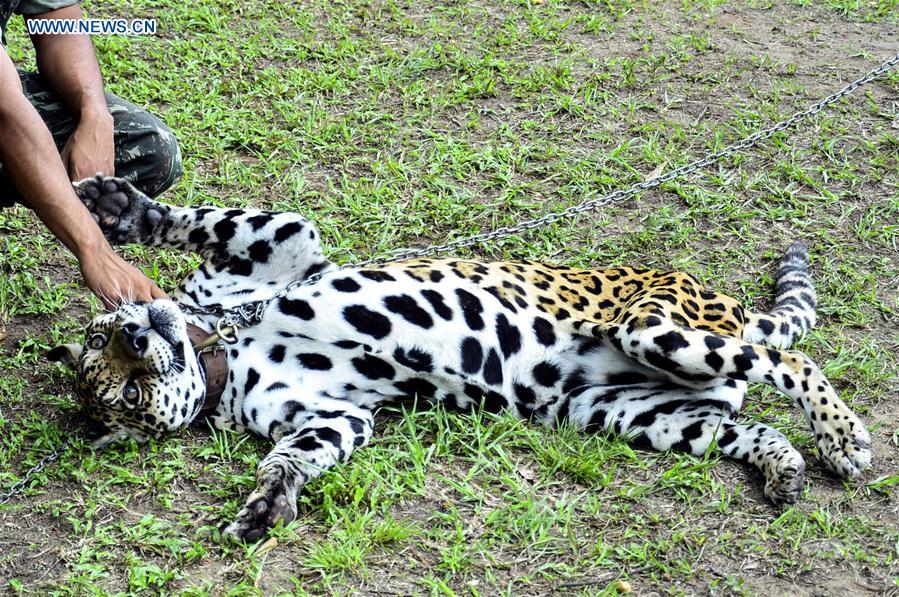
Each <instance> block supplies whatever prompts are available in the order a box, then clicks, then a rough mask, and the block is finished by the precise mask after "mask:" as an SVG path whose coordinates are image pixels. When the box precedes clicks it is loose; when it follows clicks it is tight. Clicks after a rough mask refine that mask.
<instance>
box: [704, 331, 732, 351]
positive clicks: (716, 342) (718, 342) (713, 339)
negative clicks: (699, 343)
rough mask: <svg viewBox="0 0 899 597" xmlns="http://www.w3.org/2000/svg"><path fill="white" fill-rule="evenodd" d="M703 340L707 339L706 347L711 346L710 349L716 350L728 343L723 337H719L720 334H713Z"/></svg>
mask: <svg viewBox="0 0 899 597" xmlns="http://www.w3.org/2000/svg"><path fill="white" fill-rule="evenodd" d="M703 340H704V341H705V345H706V348H709V349H710V350H715V349H716V348H721V347H722V346H724V345H725V344H726V343H725V342H724V340H723V339H722V338H719V337H718V336H713V335H711V334H709V335H708V336H706V337H705V338H704V339H703Z"/></svg>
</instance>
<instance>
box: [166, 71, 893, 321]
mask: <svg viewBox="0 0 899 597" xmlns="http://www.w3.org/2000/svg"><path fill="white" fill-rule="evenodd" d="M897 64H899V54H897V55H895V56H893V57H892V58H890V59H889V60H887V61H885V62H883V63H882V64H880V65H879V66H877V67H876V68H874V69H872V70H870V71H869V72H868V73H866V74H865V75H863V76H862V77H859V78H858V79H856V80H855V81H853V82H851V83H849V84H848V85H846V86H845V87H843V88H842V89H840V90H839V91H837V92H836V93H833V94H831V95H829V96H827V97H825V98H824V99H822V100H820V101H818V102H815V103H814V104H812V105H811V106H809V107H808V108H806V109H805V110H802V111H800V112H796V113H795V114H793V115H792V116H790V117H789V118H787V119H786V120H782V121H781V122H778V123H777V124H775V125H773V126H770V127H768V128H766V129H763V130H761V131H757V132H755V133H753V134H751V135H749V136H748V137H746V138H744V139H741V140H740V141H737V142H736V143H732V144H731V145H728V146H727V147H725V148H723V149H719V150H718V151H715V152H712V153H709V154H707V155H706V156H705V157H703V158H701V159H699V160H697V161H695V162H692V163H690V164H687V165H685V166H681V167H679V168H676V169H674V170H672V171H671V172H668V173H666V174H662V175H660V176H655V177H653V178H650V179H649V180H647V181H644V182H638V183H635V184H633V185H631V186H630V187H629V188H627V189H619V190H617V191H614V192H612V193H609V194H608V195H604V196H602V197H599V198H597V199H593V200H590V201H585V202H583V203H580V204H578V205H574V206H572V207H568V208H566V209H564V210H562V211H559V212H554V213H549V214H547V215H545V216H541V217H539V218H534V219H531V220H525V221H523V222H519V223H518V224H515V225H512V226H503V227H500V228H497V229H495V230H491V231H489V232H481V233H478V234H473V235H471V236H467V237H465V238H460V239H457V240H454V241H450V242H447V243H443V244H435V245H429V246H427V247H425V248H422V249H398V250H395V251H390V252H388V254H387V255H384V256H380V257H372V258H371V259H366V260H364V261H359V262H357V263H350V264H344V265H342V266H340V267H338V268H337V270H334V269H331V270H329V271H327V272H321V273H317V274H313V275H312V276H309V277H308V278H304V279H302V280H294V281H293V282H291V283H290V284H287V285H286V286H284V287H283V288H282V289H281V290H279V291H278V292H276V293H275V294H274V295H273V296H272V297H271V298H268V299H264V300H256V301H250V302H247V303H244V304H242V305H238V306H237V307H232V308H230V309H214V310H211V309H203V308H198V307H193V306H190V305H184V306H183V307H182V308H184V310H185V311H189V312H191V313H196V314H200V315H218V316H219V317H220V319H219V322H218V324H217V325H216V328H217V330H219V332H222V331H225V332H226V334H230V336H231V337H232V338H236V332H237V330H238V329H239V328H242V327H248V326H252V325H254V324H256V323H258V322H259V321H260V320H261V319H262V314H263V312H264V311H265V309H266V308H267V307H268V306H269V305H270V304H271V303H272V302H274V301H276V300H278V299H280V298H283V297H285V296H287V295H288V294H290V293H291V292H293V291H294V290H296V289H297V288H300V287H301V286H307V285H309V284H313V283H315V282H317V281H318V280H320V279H321V277H322V276H323V275H324V274H326V273H330V272H333V271H340V270H344V269H347V268H361V267H366V266H369V265H382V264H385V263H393V262H396V261H405V260H407V259H415V258H418V257H428V256H432V255H439V254H442V253H449V252H453V251H456V250H458V249H463V248H466V247H470V246H472V245H476V244H481V243H486V242H489V241H495V240H499V239H502V238H507V237H509V236H513V235H516V234H520V233H523V232H528V231H529V230H533V229H534V228H541V227H543V226H547V225H549V224H553V223H555V222H558V221H559V220H563V219H566V218H569V217H571V216H574V215H577V214H579V213H582V212H585V211H591V210H595V209H597V208H599V207H603V206H606V205H610V204H612V203H618V202H620V201H623V200H624V199H628V198H630V197H633V196H634V195H637V194H638V193H641V192H643V191H648V190H650V189H654V188H656V187H658V186H661V185H663V184H665V183H666V182H671V181H672V180H675V179H677V178H681V177H683V176H687V175H689V174H692V173H694V172H696V171H697V170H701V169H703V168H705V167H706V166H710V165H712V164H714V163H715V162H717V161H718V160H720V159H722V158H726V157H729V156H732V155H734V154H736V153H738V152H740V151H742V150H746V149H750V148H751V147H754V146H755V145H757V144H758V143H759V142H760V141H764V140H766V139H768V138H770V137H772V136H773V135H775V134H777V133H779V132H781V131H784V130H786V129H788V128H792V127H794V126H796V124H797V123H799V122H800V121H802V120H805V119H806V118H808V117H809V116H814V115H815V114H817V113H818V112H820V111H821V110H823V109H824V108H826V107H828V106H830V105H832V104H834V103H836V102H838V101H840V100H841V99H842V98H844V97H846V96H847V95H850V94H852V93H854V92H855V90H857V89H858V88H859V87H861V86H863V85H866V84H868V83H870V82H871V81H873V80H875V79H877V78H879V77H880V76H881V75H883V74H884V73H886V72H887V71H889V70H890V69H891V68H893V67H894V66H896V65H897ZM222 335H223V336H224V335H225V334H222Z"/></svg>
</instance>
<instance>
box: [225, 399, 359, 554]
mask: <svg viewBox="0 0 899 597" xmlns="http://www.w3.org/2000/svg"><path fill="white" fill-rule="evenodd" d="M293 404H298V403H293ZM304 414H305V415H306V419H305V420H304V421H302V422H301V425H302V426H301V427H300V428H298V429H296V430H295V431H292V432H290V433H286V434H285V435H283V437H280V438H279V439H278V440H277V443H276V444H275V448H274V449H273V450H272V451H271V452H269V453H268V455H267V456H266V457H265V458H263V459H262V462H260V463H259V467H258V468H257V469H256V489H254V490H253V493H251V494H250V496H249V497H248V498H247V500H246V502H245V504H244V507H243V509H241V511H240V512H238V513H237V519H236V520H235V521H234V522H232V523H231V524H229V525H228V526H227V527H226V528H225V530H224V532H225V534H226V535H230V536H231V537H233V538H235V539H238V540H241V541H256V540H257V539H259V538H260V537H262V536H263V535H264V534H265V533H266V532H268V530H269V529H270V528H272V527H273V526H275V525H276V524H277V523H278V522H282V521H283V522H284V523H285V524H286V523H288V522H290V521H292V520H293V519H294V518H296V515H297V495H298V494H299V491H300V488H302V487H303V485H305V484H306V482H307V481H309V480H310V479H312V478H315V477H317V476H319V475H320V474H321V473H322V472H324V471H326V470H328V469H330V468H331V467H333V466H334V465H335V464H337V463H338V462H343V461H346V459H347V458H349V456H350V454H351V453H352V452H353V450H355V449H356V448H358V447H360V446H362V445H365V444H366V443H367V442H368V440H369V439H370V438H371V433H372V427H373V419H372V415H371V413H370V412H369V411H367V410H365V409H361V408H358V407H355V406H353V405H351V404H348V403H341V405H340V410H315V411H306V412H305V413H304V412H300V413H299V414H297V415H296V418H297V419H302V418H303V416H304ZM291 418H293V417H291ZM297 422H298V421H294V424H295V423H297ZM276 434H277V432H276Z"/></svg>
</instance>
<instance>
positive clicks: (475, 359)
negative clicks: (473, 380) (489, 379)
mask: <svg viewBox="0 0 899 597" xmlns="http://www.w3.org/2000/svg"><path fill="white" fill-rule="evenodd" d="M459 353H460V355H461V357H462V371H463V372H465V373H477V372H478V371H480V370H481V364H482V363H483V362H484V349H483V348H481V343H480V342H478V340H477V338H471V337H468V338H465V339H464V340H462V344H461V345H460V346H459Z"/></svg>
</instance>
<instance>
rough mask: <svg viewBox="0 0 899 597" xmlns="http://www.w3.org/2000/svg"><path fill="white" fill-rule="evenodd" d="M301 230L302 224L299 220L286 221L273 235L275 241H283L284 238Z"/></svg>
mask: <svg viewBox="0 0 899 597" xmlns="http://www.w3.org/2000/svg"><path fill="white" fill-rule="evenodd" d="M301 230H303V225H302V224H301V223H299V222H288V223H287V224H284V225H283V226H281V227H280V228H278V229H277V230H275V236H274V237H273V238H274V240H275V242H276V243H283V242H284V241H285V240H287V239H288V238H290V237H291V236H293V235H294V234H297V233H299V232H300V231H301Z"/></svg>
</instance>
